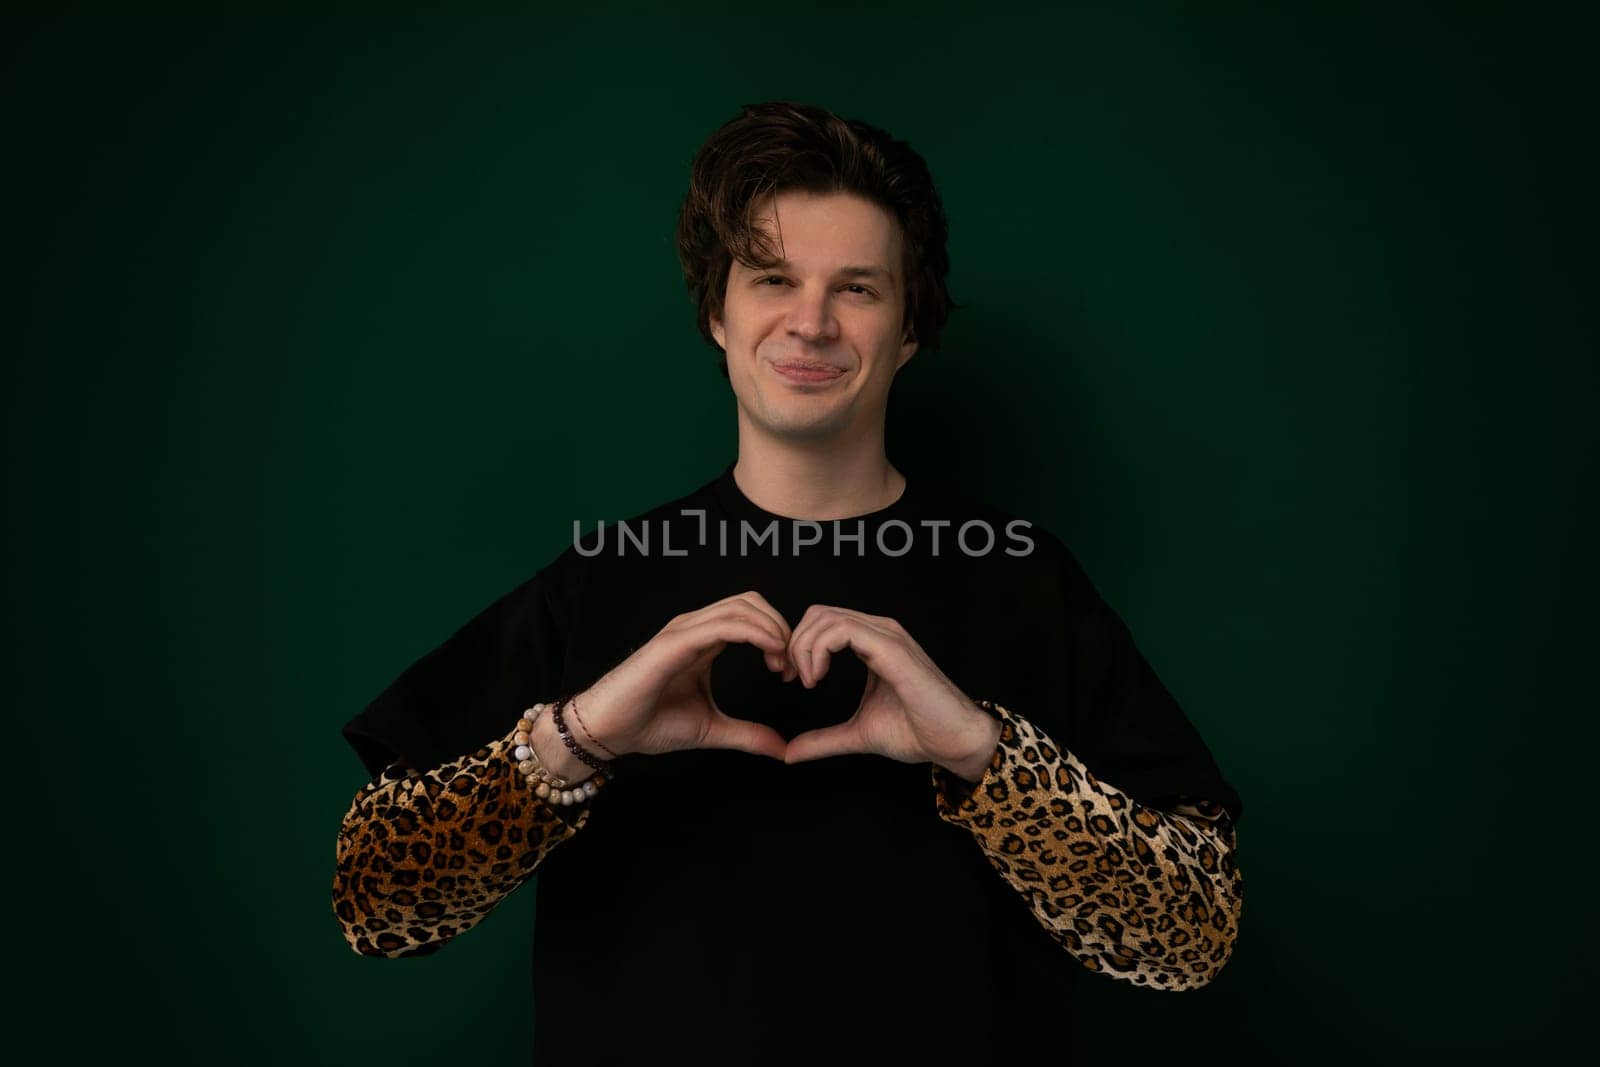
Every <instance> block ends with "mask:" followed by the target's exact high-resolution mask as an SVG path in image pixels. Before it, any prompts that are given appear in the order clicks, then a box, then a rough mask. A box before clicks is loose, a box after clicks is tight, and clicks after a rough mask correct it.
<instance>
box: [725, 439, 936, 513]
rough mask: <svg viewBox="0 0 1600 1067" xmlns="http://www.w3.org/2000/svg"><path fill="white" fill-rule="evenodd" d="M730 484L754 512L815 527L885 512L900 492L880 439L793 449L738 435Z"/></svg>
mask: <svg viewBox="0 0 1600 1067" xmlns="http://www.w3.org/2000/svg"><path fill="white" fill-rule="evenodd" d="M733 480H734V482H735V483H736V484H737V485H738V486H739V491H740V492H742V493H743V494H744V495H745V496H746V497H748V498H749V499H750V501H751V503H753V504H755V505H756V506H757V507H759V508H762V509H763V510H765V511H770V512H772V513H773V514H774V515H783V516H786V517H788V518H792V519H811V520H813V521H816V522H826V521H828V520H829V519H842V518H848V517H849V516H851V515H864V514H866V513H867V512H870V511H877V510H878V509H880V508H884V507H888V506H889V505H890V504H892V503H894V501H895V500H897V499H899V497H900V494H901V493H902V492H904V491H905V486H906V478H905V475H903V474H901V473H900V472H899V471H898V470H896V469H895V468H894V466H893V465H892V464H891V463H890V462H889V457H888V456H887V455H886V454H885V452H884V447H883V435H882V434H881V433H879V434H878V435H877V436H876V437H875V438H873V439H871V440H868V441H866V442H855V443H851V442H826V443H824V442H820V441H818V442H811V443H799V444H797V443H795V442H790V441H775V440H773V439H771V438H769V437H763V436H760V435H756V434H750V433H742V434H740V435H739V459H738V462H736V463H735V464H734V466H733Z"/></svg>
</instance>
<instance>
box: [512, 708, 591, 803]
mask: <svg viewBox="0 0 1600 1067" xmlns="http://www.w3.org/2000/svg"><path fill="white" fill-rule="evenodd" d="M545 708H546V705H545V704H542V703H540V704H535V705H534V706H533V707H531V708H529V709H528V710H527V711H524V712H523V713H522V718H521V720H519V721H518V723H517V732H516V734H515V736H514V737H513V738H512V740H513V741H515V742H516V749H515V750H514V751H513V752H512V755H513V756H515V757H516V760H517V770H518V771H519V772H521V774H522V775H523V777H525V778H526V779H527V780H528V784H529V785H530V786H532V787H533V792H534V794H535V795H536V796H537V797H539V799H540V800H543V801H545V802H546V803H547V804H552V805H555V806H557V807H567V806H569V805H572V804H581V803H583V802H584V801H586V800H588V799H590V798H591V797H593V796H594V795H595V793H596V792H597V791H598V790H599V789H600V787H601V786H602V785H604V784H605V781H606V779H605V775H604V774H602V773H601V772H599V771H596V772H595V773H594V774H592V775H590V776H589V777H588V778H586V779H584V780H583V782H581V783H579V784H577V785H573V786H572V787H570V788H568V785H567V780H566V779H565V778H562V777H561V776H560V775H558V774H552V773H551V772H550V771H549V770H547V769H546V768H545V765H544V764H543V763H542V762H540V760H539V754H538V753H537V752H535V751H534V750H533V727H534V724H535V723H536V722H538V721H539V716H540V715H541V714H542V713H543V712H544V710H545Z"/></svg>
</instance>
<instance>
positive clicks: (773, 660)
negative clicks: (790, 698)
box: [736, 589, 799, 682]
mask: <svg viewBox="0 0 1600 1067" xmlns="http://www.w3.org/2000/svg"><path fill="white" fill-rule="evenodd" d="M736 599H738V600H741V601H743V602H744V603H747V604H750V605H753V606H754V607H755V608H756V610H757V611H760V612H761V613H762V614H764V615H766V616H767V617H768V618H770V619H771V620H772V621H773V622H774V623H775V624H776V625H777V627H778V631H779V633H781V634H782V635H783V642H784V651H783V655H781V656H774V655H772V654H771V653H768V654H767V657H766V659H767V667H768V669H770V670H774V671H779V672H781V673H782V674H783V680H784V681H786V682H787V681H789V680H790V679H791V678H793V677H795V676H796V675H797V674H798V673H799V672H798V671H797V670H795V669H794V664H793V663H791V662H790V660H789V649H788V645H789V638H790V637H791V636H792V634H793V630H792V629H791V628H790V626H789V620H788V619H786V618H784V617H783V613H782V612H780V611H779V610H778V609H777V608H775V607H773V606H772V602H771V601H769V600H768V599H767V598H766V597H764V596H762V595H761V594H760V593H758V592H756V591H755V590H754V589H751V590H747V591H746V592H743V593H740V594H739V595H738V597H737V598H736Z"/></svg>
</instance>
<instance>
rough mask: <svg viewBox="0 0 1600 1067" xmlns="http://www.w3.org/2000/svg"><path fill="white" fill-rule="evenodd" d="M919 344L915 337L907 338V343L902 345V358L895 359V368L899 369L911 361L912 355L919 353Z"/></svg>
mask: <svg viewBox="0 0 1600 1067" xmlns="http://www.w3.org/2000/svg"><path fill="white" fill-rule="evenodd" d="M918 344H919V342H917V341H916V340H915V339H913V338H909V337H908V338H907V339H906V342H905V344H903V345H901V346H900V358H899V359H897V360H895V364H894V369H895V370H899V369H900V368H901V367H904V366H905V365H906V364H907V363H908V362H910V360H911V357H912V356H914V355H916V354H917V348H918Z"/></svg>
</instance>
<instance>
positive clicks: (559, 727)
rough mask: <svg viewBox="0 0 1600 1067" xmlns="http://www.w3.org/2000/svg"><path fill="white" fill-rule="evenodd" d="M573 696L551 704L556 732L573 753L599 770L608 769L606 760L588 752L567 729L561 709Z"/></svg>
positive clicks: (551, 716) (552, 719) (551, 718)
mask: <svg viewBox="0 0 1600 1067" xmlns="http://www.w3.org/2000/svg"><path fill="white" fill-rule="evenodd" d="M571 700H572V698H571V697H562V698H561V699H560V700H558V701H556V702H555V703H554V704H551V705H550V721H551V722H553V723H555V724H556V733H558V734H560V735H561V742H562V744H564V745H566V746H567V748H569V749H571V750H572V754H573V755H574V756H577V757H578V758H579V759H581V760H582V761H583V762H584V763H586V764H588V765H589V766H590V767H593V768H594V769H595V770H597V771H608V770H609V768H608V767H607V765H606V763H605V761H603V760H601V759H599V758H598V757H596V756H593V755H590V754H589V753H588V752H586V751H585V750H584V748H583V746H582V745H579V744H578V742H577V741H575V740H573V737H572V733H571V731H569V730H568V729H567V724H566V722H565V721H564V720H563V719H562V718H561V709H562V708H564V707H566V706H567V704H568V702H570V701H571Z"/></svg>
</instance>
